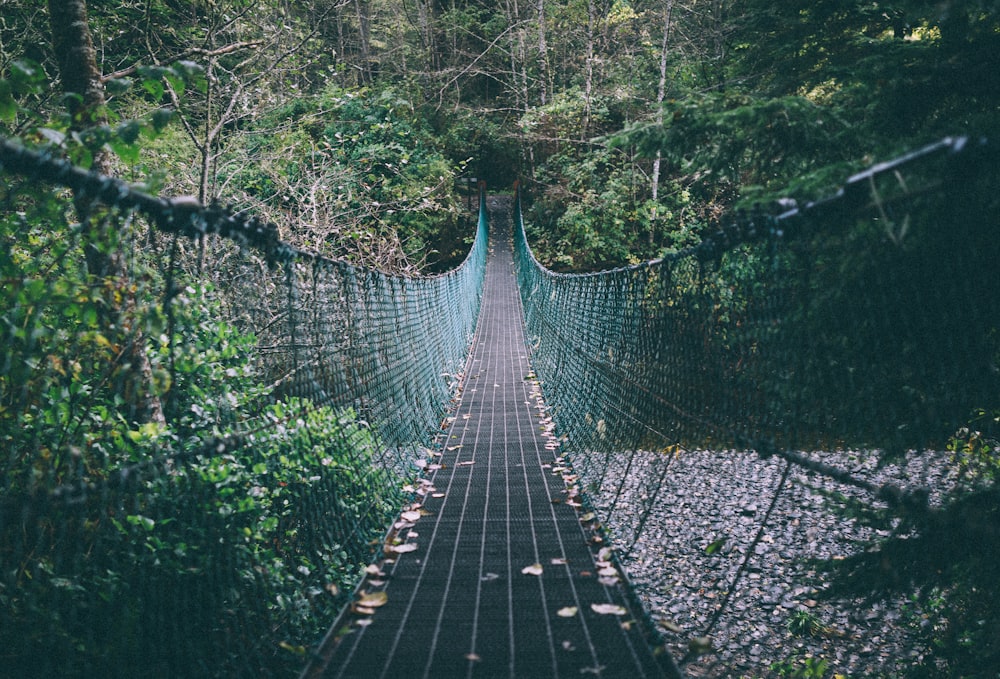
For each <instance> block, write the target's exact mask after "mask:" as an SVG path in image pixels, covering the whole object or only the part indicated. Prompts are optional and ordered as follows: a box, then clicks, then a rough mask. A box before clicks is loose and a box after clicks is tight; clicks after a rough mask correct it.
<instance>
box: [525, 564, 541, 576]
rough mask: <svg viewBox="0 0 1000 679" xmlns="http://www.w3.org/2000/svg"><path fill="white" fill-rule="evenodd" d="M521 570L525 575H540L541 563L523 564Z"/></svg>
mask: <svg viewBox="0 0 1000 679" xmlns="http://www.w3.org/2000/svg"><path fill="white" fill-rule="evenodd" d="M521 572H522V573H524V574H525V575H541V574H542V564H540V563H533V564H531V565H530V566H525V567H524V568H522V569H521Z"/></svg>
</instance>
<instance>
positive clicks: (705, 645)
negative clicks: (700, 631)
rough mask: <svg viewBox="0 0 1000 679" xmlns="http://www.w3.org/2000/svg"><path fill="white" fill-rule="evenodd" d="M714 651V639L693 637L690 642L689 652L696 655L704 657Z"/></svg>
mask: <svg viewBox="0 0 1000 679" xmlns="http://www.w3.org/2000/svg"><path fill="white" fill-rule="evenodd" d="M711 650H712V637H691V639H690V640H689V641H688V651H689V652H690V653H693V654H694V655H702V654H703V653H708V652H710V651H711Z"/></svg>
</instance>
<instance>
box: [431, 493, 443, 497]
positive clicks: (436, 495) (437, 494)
mask: <svg viewBox="0 0 1000 679" xmlns="http://www.w3.org/2000/svg"><path fill="white" fill-rule="evenodd" d="M431 497H444V493H434V494H433V495H431Z"/></svg>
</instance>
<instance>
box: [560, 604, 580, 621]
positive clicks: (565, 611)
mask: <svg viewBox="0 0 1000 679" xmlns="http://www.w3.org/2000/svg"><path fill="white" fill-rule="evenodd" d="M577 611H579V609H578V608H577V607H576V606H565V607H563V608H560V609H559V610H558V611H556V615H558V616H559V617H560V618H572V617H573V616H574V615H576V614H577Z"/></svg>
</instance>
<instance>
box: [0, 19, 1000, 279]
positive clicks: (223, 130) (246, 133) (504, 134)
mask: <svg viewBox="0 0 1000 679" xmlns="http://www.w3.org/2000/svg"><path fill="white" fill-rule="evenodd" d="M59 5H66V6H68V7H69V6H77V5H78V6H79V10H78V11H86V13H87V14H86V16H87V19H88V25H89V28H90V34H91V36H92V41H93V48H94V55H95V61H94V64H93V69H94V70H93V71H92V72H90V73H77V74H75V75H73V76H68V75H67V73H65V72H64V71H63V70H61V69H63V68H65V66H66V65H65V64H60V58H61V55H64V54H68V52H67V51H66V50H68V49H70V48H69V47H68V46H67V43H66V42H60V41H71V40H72V38H71V37H70V36H68V35H59V34H56V35H53V31H57V32H58V31H60V30H61V29H60V27H59V26H58V25H57V24H56V23H55V21H50V18H49V12H48V11H47V10H48V7H46V6H45V3H39V2H35V1H29V0H24V1H18V0H5V2H4V5H3V8H4V11H3V25H2V27H0V69H2V71H3V73H5V74H6V75H7V79H6V80H5V84H4V88H3V90H2V91H0V97H2V105H0V108H2V112H3V114H4V115H3V128H2V132H3V133H4V134H6V135H8V136H10V135H14V136H20V137H22V138H24V139H26V140H33V143H49V144H57V145H60V146H62V147H64V148H65V149H66V151H67V153H69V154H70V155H71V156H72V157H74V158H75V159H77V160H80V161H81V162H85V163H86V162H99V163H101V164H102V167H103V166H106V167H107V168H108V169H113V170H114V172H115V173H116V174H118V175H120V176H123V177H127V178H128V180H129V181H133V182H135V181H142V182H146V183H147V184H148V185H149V186H151V187H155V188H156V189H158V190H160V191H163V192H165V193H168V194H172V195H179V194H185V195H192V196H196V197H197V198H198V200H199V201H200V202H202V203H208V202H210V201H213V200H218V201H221V202H223V203H230V204H234V205H239V206H240V209H252V210H254V211H257V212H259V213H260V214H261V215H262V216H264V217H265V218H267V219H269V220H272V221H274V222H276V223H279V224H281V225H282V230H283V236H285V237H287V238H288V239H290V240H291V241H293V242H295V243H296V244H301V245H303V246H307V247H310V248H314V249H316V250H318V251H321V252H324V253H329V254H331V255H334V256H339V257H347V258H350V259H352V260H355V261H361V262H368V263H372V264H375V265H377V266H379V267H381V268H383V269H388V270H394V271H418V270H441V269H443V268H447V267H448V266H449V265H453V264H454V263H456V262H457V260H459V259H460V257H461V256H462V254H463V253H464V249H466V248H467V241H468V237H469V233H470V232H471V229H469V228H468V225H467V224H464V223H461V219H460V216H461V215H462V214H463V210H462V204H463V198H462V191H463V190H464V189H465V188H466V187H467V184H463V182H462V181H460V179H462V178H477V179H483V180H485V181H486V182H487V184H488V186H490V187H491V188H492V190H499V191H502V190H508V189H509V188H510V186H511V184H512V183H513V181H514V180H515V179H518V178H521V179H523V180H524V182H525V189H526V196H528V198H529V199H530V203H531V204H530V211H529V213H528V219H527V220H526V222H527V223H529V225H530V228H531V230H532V232H531V234H530V236H531V237H532V239H533V242H534V243H535V244H536V245H535V247H536V249H537V250H538V251H539V253H540V254H541V256H542V258H543V261H544V263H546V264H547V265H549V266H551V267H553V268H556V269H558V270H577V271H579V270H593V269H600V268H607V267H610V266H615V265H619V264H622V263H627V262H636V261H641V260H643V259H648V258H652V257H655V256H658V255H661V254H663V253H664V252H669V251H672V250H674V249H676V248H678V247H681V246H683V245H686V244H690V243H691V242H693V241H696V240H697V239H698V238H699V236H700V234H702V233H703V232H704V231H705V229H706V228H708V226H709V225H711V224H712V223H713V220H718V218H719V216H720V215H721V214H723V213H725V212H726V211H727V210H729V209H730V208H732V207H733V206H734V205H739V204H743V205H747V204H750V203H753V202H762V203H765V204H766V203H767V201H769V200H772V199H774V198H777V197H786V196H790V197H793V198H803V197H807V198H814V197H816V196H819V195H822V193H823V191H824V190H829V189H830V188H831V187H832V186H833V185H835V183H836V182H837V181H839V180H840V179H841V178H843V177H844V176H846V175H847V174H849V172H850V171H851V170H853V169H857V168H859V167H863V166H864V165H865V164H867V163H871V162H872V161H873V160H875V159H880V158H885V157H889V156H891V155H892V154H895V153H898V152H901V151H903V150H907V149H910V148H913V147H914V146H918V145H920V144H923V143H926V142H928V141H930V140H933V139H935V138H938V137H940V136H943V135H946V134H967V135H972V136H979V135H984V134H988V133H989V132H990V131H992V130H993V129H995V126H996V121H997V104H998V97H1000V94H998V93H1000V82H998V80H1000V69H997V68H996V53H997V43H998V32H997V26H998V21H1000V19H998V14H1000V9H998V5H997V3H995V2H990V1H989V0H972V1H960V0H954V1H945V2H942V1H939V0H900V1H898V2H860V1H859V2H847V3H845V2H840V1H835V0H819V1H815V2H787V3H780V4H778V5H776V4H775V3H770V2H758V1H757V0H735V1H726V0H700V1H693V0H692V1H690V2H685V1H683V0H630V1H626V0H586V1H584V0H569V1H565V2H553V1H551V0H531V1H530V2H529V1H527V0H504V1H503V2H497V3H494V2H471V1H463V0H315V1H313V0H310V1H302V2H291V1H281V0H232V1H229V0H211V1H208V0H206V1H203V2H195V1H186V0H164V1H157V0H150V1H148V2H139V1H135V2H131V1H129V2H118V1H113V2H112V1H110V0H108V1H104V0H89V2H87V3H86V6H84V3H83V2H82V0H81V1H80V2H55V3H51V7H53V8H54V7H57V6H59ZM70 77H71V78H74V79H81V80H80V81H78V82H75V83H74V82H71V81H69V78H70ZM60 83H61V84H60ZM88 83H89V84H91V85H92V86H93V88H92V90H87V92H88V93H89V94H87V95H86V96H87V97H90V96H93V97H95V99H93V100H90V99H87V98H86V97H85V98H84V99H82V100H73V99H72V95H69V94H67V93H68V92H69V93H72V92H76V93H79V92H80V91H84V90H85V89H86V86H87V84H88ZM83 110H86V111H87V113H86V115H85V116H82V114H81V111H83ZM81 116H82V117H81ZM88 117H89V118H91V121H90V122H91V123H93V124H91V125H89V128H90V130H89V131H86V130H84V129H83V128H85V127H88V126H87V125H84V123H85V122H86V121H87V118H88ZM167 120H170V121H171V122H170V123H169V124H168V123H167ZM98 130H99V131H98ZM154 131H155V134H154V133H153V132H154ZM109 150H110V151H113V152H114V153H113V157H110V158H106V159H105V158H104V156H105V155H106V154H107V153H108V151H109ZM466 212H467V211H466Z"/></svg>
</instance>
